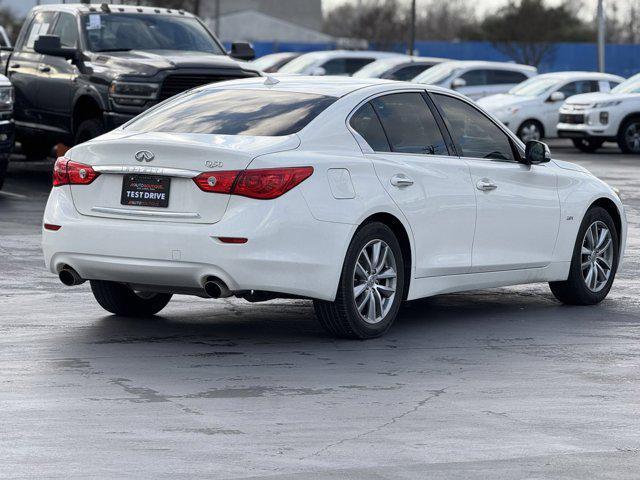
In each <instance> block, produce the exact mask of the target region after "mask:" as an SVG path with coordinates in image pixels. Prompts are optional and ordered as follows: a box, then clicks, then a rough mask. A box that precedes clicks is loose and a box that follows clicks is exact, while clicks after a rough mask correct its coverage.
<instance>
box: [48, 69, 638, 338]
mask: <svg viewBox="0 0 640 480" xmlns="http://www.w3.org/2000/svg"><path fill="white" fill-rule="evenodd" d="M327 139H330V142H328V141H327ZM626 232H627V224H626V220H625V213H624V209H623V206H622V203H621V202H620V200H619V198H618V197H617V196H616V194H615V192H614V191H613V190H612V189H611V188H610V187H608V186H607V185H606V184H605V183H603V182H602V181H600V180H598V179H597V178H596V177H594V176H593V175H591V174H590V173H589V172H588V171H587V170H585V169H584V168H582V167H579V166H577V165H573V164H571V163H567V162H561V161H554V160H551V159H550V153H549V150H548V147H547V146H546V145H545V144H543V143H541V142H536V141H533V142H529V143H527V144H526V146H525V145H524V144H523V143H522V142H520V140H518V138H517V137H516V136H515V135H514V134H513V133H512V132H510V131H509V130H508V129H507V128H506V127H505V126H504V125H502V124H501V123H500V122H498V121H496V120H494V119H493V118H491V117H490V116H488V115H486V114H485V113H483V111H482V110H481V109H479V107H477V106H476V105H475V104H474V103H473V102H472V101H471V100H469V99H467V98H466V97H464V96H462V95H460V94H458V93H456V92H452V91H450V90H446V89H442V88H438V87H432V86H429V87H427V86H425V87H424V88H423V89H420V88H419V87H417V86H416V85H415V84H413V83H405V82H392V81H386V80H370V79H367V80H363V79H344V78H335V77H334V78H331V77H327V78H312V77H294V76H285V77H281V78H280V79H279V80H278V79H277V78H275V79H274V78H272V77H270V78H267V79H266V80H265V81H263V80H261V79H247V80H236V81H232V82H224V83H219V84H213V85H207V86H204V87H200V88H197V89H195V90H192V91H190V92H188V93H185V94H183V95H181V96H179V97H176V98H173V99H171V100H169V101H167V102H166V103H164V104H163V105H161V106H159V107H158V108H156V109H154V110H152V111H148V112H146V113H144V114H142V115H140V116H139V117H138V118H136V119H134V120H133V121H132V122H130V123H128V124H127V125H125V126H123V127H121V128H118V129H117V130H115V131H113V132H111V133H109V134H106V135H104V136H102V137H101V138H98V139H95V140H93V141H90V142H87V143H84V144H82V145H79V146H77V147H74V148H72V149H71V150H70V151H69V152H67V155H66V156H65V157H61V158H59V159H58V161H57V162H56V165H55V174H54V188H53V189H52V191H51V194H50V197H49V201H48V203H47V207H46V210H45V213H44V228H43V249H44V256H45V260H46V264H47V265H48V267H49V269H50V270H51V271H52V272H54V273H56V274H57V275H59V277H60V280H61V281H62V282H63V283H64V284H67V285H76V284H79V283H81V282H83V281H84V280H89V281H90V283H91V289H92V291H93V294H94V296H95V298H96V300H97V301H98V303H99V304H100V305H102V307H103V308H105V309H106V310H107V311H109V312H112V313H115V314H118V315H125V316H143V315H152V314H155V313H157V312H159V311H160V310H162V308H164V306H165V305H167V303H168V302H169V300H170V299H171V295H172V294H174V293H190V294H194V295H199V296H204V297H213V298H218V297H226V296H231V295H236V296H238V297H243V298H245V299H248V300H251V301H256V300H267V299H272V298H274V297H280V296H282V297H288V296H296V297H305V298H311V299H313V300H314V305H315V309H316V314H317V316H318V318H319V320H320V323H321V325H322V326H323V327H324V328H325V329H326V330H327V331H328V332H330V333H331V334H333V335H337V336H344V337H350V338H370V337H375V336H379V335H382V334H383V333H384V332H385V331H386V330H387V329H388V328H389V327H390V326H391V324H392V322H393V321H394V319H395V317H396V315H397V313H398V310H399V308H400V304H401V303H402V301H403V300H406V299H408V300H411V299H415V298H420V297H426V296H429V295H436V294H439V293H445V292H456V291H463V290H470V289H476V288H488V287H497V286H502V285H511V284H518V283H530V282H550V285H551V290H552V292H553V293H554V295H555V296H556V297H557V298H558V299H559V300H560V301H562V302H564V303H568V304H580V305H585V304H595V303H598V302H600V301H601V300H602V299H603V298H605V296H606V295H607V293H608V292H609V289H610V288H611V284H612V282H613V279H614V277H615V274H616V269H617V267H618V264H619V262H620V258H622V255H623V250H624V246H625V238H626Z"/></svg>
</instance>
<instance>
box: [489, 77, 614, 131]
mask: <svg viewBox="0 0 640 480" xmlns="http://www.w3.org/2000/svg"><path fill="white" fill-rule="evenodd" d="M621 82H624V78H623V77H619V76H618V75H609V74H606V73H597V72H555V73H545V74H543V75H538V76H536V77H533V78H530V79H529V80H526V81H524V82H522V83H521V84H519V85H517V86H515V87H513V88H512V89H511V90H509V92H508V93H501V94H498V95H489V96H488V97H484V98H481V99H480V100H478V105H480V106H481V107H482V108H484V109H485V110H486V111H488V112H489V113H491V114H493V115H494V116H495V117H496V118H498V120H500V121H501V122H502V123H504V124H505V125H506V126H507V127H509V128H510V129H511V130H512V131H513V132H515V133H516V135H518V137H519V138H520V140H522V141H523V142H528V141H529V140H540V139H542V138H554V137H557V136H558V131H557V129H556V125H557V124H558V118H559V112H560V107H561V106H562V103H563V102H564V100H565V99H567V98H569V97H571V96H573V95H578V94H581V93H591V92H608V91H610V90H611V89H612V88H613V87H615V86H616V85H618V84H620V83H621Z"/></svg>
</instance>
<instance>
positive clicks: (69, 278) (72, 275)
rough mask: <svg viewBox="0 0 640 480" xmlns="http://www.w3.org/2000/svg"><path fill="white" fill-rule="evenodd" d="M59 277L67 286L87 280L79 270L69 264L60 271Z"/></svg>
mask: <svg viewBox="0 0 640 480" xmlns="http://www.w3.org/2000/svg"><path fill="white" fill-rule="evenodd" d="M58 278H60V281H61V282H62V283H63V284H65V285H66V286H67V287H73V286H74V285H80V284H81V283H84V282H85V280H84V278H82V277H81V276H80V275H79V274H78V272H76V271H75V270H74V269H73V268H71V267H69V266H65V267H63V268H62V270H60V273H58Z"/></svg>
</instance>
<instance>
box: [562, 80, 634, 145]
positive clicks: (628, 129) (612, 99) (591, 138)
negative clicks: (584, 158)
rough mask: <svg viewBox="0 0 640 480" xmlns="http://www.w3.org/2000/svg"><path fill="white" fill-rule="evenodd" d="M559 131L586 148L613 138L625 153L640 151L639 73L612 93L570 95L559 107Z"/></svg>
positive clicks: (575, 143)
mask: <svg viewBox="0 0 640 480" xmlns="http://www.w3.org/2000/svg"><path fill="white" fill-rule="evenodd" d="M558 135H559V136H560V137H563V138H570V139H571V140H573V144H574V145H575V146H576V147H577V148H579V149H580V150H582V151H585V152H594V151H596V150H597V149H598V148H600V147H601V146H602V144H603V143H604V142H606V141H612V142H617V143H618V146H619V147H620V149H621V150H622V151H623V152H624V153H633V154H636V155H638V154H640V73H639V74H637V75H634V76H633V77H631V78H629V79H627V80H626V81H624V82H623V83H621V84H620V85H618V86H617V87H615V88H614V89H612V90H611V92H609V93H587V94H584V95H576V96H575V97H571V98H569V99H568V100H567V101H566V102H565V103H564V105H563V106H562V108H561V109H560V120H559V123H558Z"/></svg>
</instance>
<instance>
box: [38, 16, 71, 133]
mask: <svg viewBox="0 0 640 480" xmlns="http://www.w3.org/2000/svg"><path fill="white" fill-rule="evenodd" d="M51 34H52V35H57V36H59V37H60V43H61V45H62V46H63V47H70V48H75V47H77V46H78V24H77V21H76V17H75V16H74V15H72V14H70V13H66V12H61V13H59V14H58V18H57V19H56V21H55V26H54V27H53V30H52V32H51ZM40 70H41V75H40V77H39V79H38V83H40V82H41V85H39V89H38V94H37V95H38V103H39V105H40V108H41V109H42V118H43V120H44V123H45V124H46V125H48V126H49V127H51V128H55V129H58V130H62V131H65V132H70V131H71V125H70V124H69V119H70V118H71V111H72V102H73V96H74V92H75V88H74V82H75V79H76V78H77V77H78V75H79V74H80V72H79V71H78V68H77V67H76V66H75V65H74V64H73V63H72V62H71V60H67V59H65V58H62V57H55V56H53V55H43V56H42V60H41V64H40Z"/></svg>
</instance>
